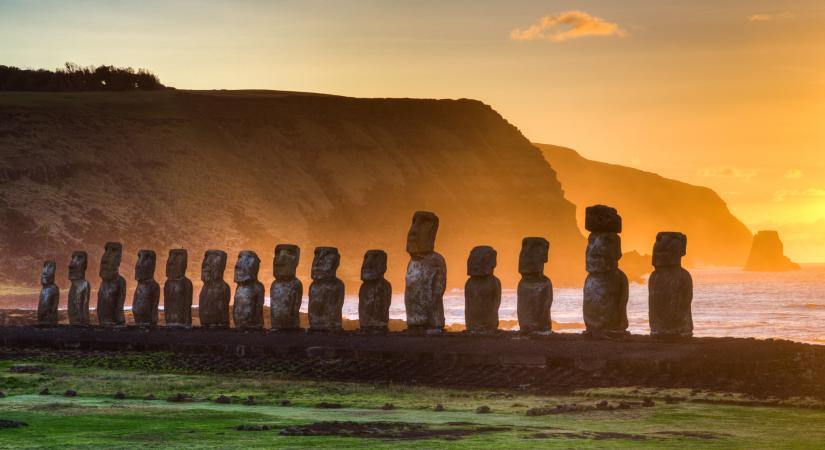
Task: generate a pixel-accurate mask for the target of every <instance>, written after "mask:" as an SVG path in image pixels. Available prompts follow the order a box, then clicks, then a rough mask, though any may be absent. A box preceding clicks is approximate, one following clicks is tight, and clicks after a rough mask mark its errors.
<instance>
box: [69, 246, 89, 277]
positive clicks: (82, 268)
mask: <svg viewBox="0 0 825 450" xmlns="http://www.w3.org/2000/svg"><path fill="white" fill-rule="evenodd" d="M88 265H89V255H88V254H86V252H80V251H78V252H74V253H72V259H71V261H69V279H70V280H82V279H84V278H86V267H87V266H88Z"/></svg>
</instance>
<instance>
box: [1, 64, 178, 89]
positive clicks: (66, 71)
mask: <svg viewBox="0 0 825 450" xmlns="http://www.w3.org/2000/svg"><path fill="white" fill-rule="evenodd" d="M164 88H165V86H164V85H162V84H161V83H160V80H159V79H158V77H157V76H155V74H153V73H151V72H149V71H148V70H145V69H137V70H136V69H133V68H131V67H115V66H97V67H95V66H88V67H80V66H78V65H77V64H72V63H66V65H65V66H64V67H63V68H58V69H55V70H53V71H52V70H45V69H36V70H34V69H20V68H18V67H10V66H2V65H0V91H46V92H57V91H152V90H157V89H164Z"/></svg>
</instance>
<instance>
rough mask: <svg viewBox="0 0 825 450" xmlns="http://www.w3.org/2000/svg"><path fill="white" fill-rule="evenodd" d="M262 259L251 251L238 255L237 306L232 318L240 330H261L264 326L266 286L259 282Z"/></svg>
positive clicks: (236, 266)
mask: <svg viewBox="0 0 825 450" xmlns="http://www.w3.org/2000/svg"><path fill="white" fill-rule="evenodd" d="M260 268H261V259H260V258H258V255H257V254H256V253H255V252H253V251H250V250H244V251H242V252H241V253H240V254H238V262H236V263H235V283H237V284H238V287H237V288H235V304H234V305H233V307H232V317H233V318H234V319H235V327H236V328H240V329H260V328H263V326H264V295H265V294H264V285H263V284H262V283H261V282H260V281H258V271H259V270H260Z"/></svg>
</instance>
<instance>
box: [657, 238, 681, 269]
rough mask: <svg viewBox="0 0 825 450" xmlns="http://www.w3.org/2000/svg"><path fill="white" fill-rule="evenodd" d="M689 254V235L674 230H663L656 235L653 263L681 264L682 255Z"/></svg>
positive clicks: (663, 264) (665, 265) (662, 264)
mask: <svg viewBox="0 0 825 450" xmlns="http://www.w3.org/2000/svg"><path fill="white" fill-rule="evenodd" d="M686 254H687V236H685V235H684V234H682V233H678V232H674V231H662V232H661V233H659V234H657V235H656V243H655V244H654V245H653V265H654V266H655V267H667V266H681V265H682V257H683V256H685V255H686Z"/></svg>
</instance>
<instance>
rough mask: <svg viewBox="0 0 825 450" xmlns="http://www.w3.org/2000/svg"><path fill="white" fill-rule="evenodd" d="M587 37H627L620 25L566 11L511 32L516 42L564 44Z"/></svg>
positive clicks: (588, 15) (511, 36) (579, 12)
mask: <svg viewBox="0 0 825 450" xmlns="http://www.w3.org/2000/svg"><path fill="white" fill-rule="evenodd" d="M587 36H605V37H606V36H620V37H621V36H627V32H626V31H625V30H623V29H621V28H620V27H619V25H617V24H615V23H613V22H608V21H606V20H604V19H602V18H599V17H595V16H591V15H590V14H588V13H586V12H583V11H575V10H574V11H564V12H561V13H558V14H555V15H552V16H544V17H542V18H541V19H540V20H539V21H538V22H536V23H535V24H533V25H530V26H529V27H528V28H525V29H523V30H522V29H521V28H516V29H515V30H513V31H511V32H510V39H512V40H514V41H552V42H564V41H569V40H571V39H578V38H581V37H587Z"/></svg>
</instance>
